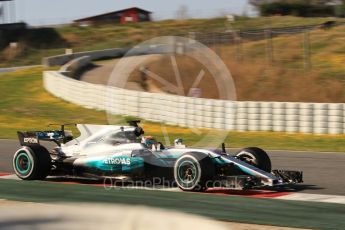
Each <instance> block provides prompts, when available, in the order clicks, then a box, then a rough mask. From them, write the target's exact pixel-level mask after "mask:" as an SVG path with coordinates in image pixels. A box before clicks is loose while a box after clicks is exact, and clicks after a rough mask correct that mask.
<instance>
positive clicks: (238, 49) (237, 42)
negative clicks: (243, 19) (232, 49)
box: [233, 31, 242, 62]
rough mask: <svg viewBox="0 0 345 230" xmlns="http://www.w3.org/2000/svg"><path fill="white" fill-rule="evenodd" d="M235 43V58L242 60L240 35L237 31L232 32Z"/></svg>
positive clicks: (238, 60)
mask: <svg viewBox="0 0 345 230" xmlns="http://www.w3.org/2000/svg"><path fill="white" fill-rule="evenodd" d="M233 36H234V40H235V45H236V60H237V62H241V61H242V37H241V35H240V32H239V31H234V32H233Z"/></svg>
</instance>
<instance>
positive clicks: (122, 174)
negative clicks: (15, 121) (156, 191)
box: [13, 121, 303, 191]
mask: <svg viewBox="0 0 345 230" xmlns="http://www.w3.org/2000/svg"><path fill="white" fill-rule="evenodd" d="M139 122H140V121H130V122H129V125H128V126H113V125H86V124H78V125H77V128H78V129H79V131H80V133H81V135H80V136H79V137H78V138H76V139H73V137H72V134H71V132H70V131H65V125H62V126H61V129H60V130H50V131H27V132H18V137H19V141H20V144H21V145H22V148H20V149H19V150H18V151H17V152H16V153H15V154H14V158H13V168H14V171H15V173H16V175H17V176H18V177H19V178H21V179H23V180H43V179H45V178H46V177H47V176H67V177H76V178H92V179H105V178H112V179H115V180H120V181H126V180H132V181H143V180H152V179H153V178H163V179H164V180H165V181H173V182H174V183H175V184H176V185H177V186H178V187H179V188H181V189H182V190H184V191H204V190H206V189H207V188H210V187H225V188H233V189H252V188H259V187H277V186H283V185H287V184H295V183H301V182H303V181H302V172H300V171H283V170H273V171H272V170H271V161H270V158H269V156H268V155H267V153H266V152H265V151H264V150H262V149H260V148H257V147H250V148H245V149H242V150H241V151H239V152H238V153H237V154H236V155H234V156H231V155H230V154H228V153H227V152H226V149H225V146H224V144H223V145H222V150H207V149H202V148H200V149H199V148H187V147H186V146H184V145H183V144H182V140H181V139H177V140H175V146H173V147H165V146H163V144H161V143H160V142H157V141H155V140H154V139H153V138H145V137H143V134H144V130H143V129H142V128H141V127H140V126H139V125H138V123H139ZM41 141H50V142H54V143H55V144H56V145H57V146H56V147H54V148H52V149H51V150H49V151H48V150H47V148H46V147H44V146H43V145H42V144H41V143H40V142H41Z"/></svg>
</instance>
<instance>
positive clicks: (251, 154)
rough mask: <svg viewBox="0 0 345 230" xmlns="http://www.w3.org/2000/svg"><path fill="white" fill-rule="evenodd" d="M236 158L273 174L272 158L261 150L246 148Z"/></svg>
mask: <svg viewBox="0 0 345 230" xmlns="http://www.w3.org/2000/svg"><path fill="white" fill-rule="evenodd" d="M236 157H237V158H238V159H240V160H242V161H244V162H246V163H248V164H251V165H253V166H255V167H257V168H259V169H261V170H264V171H266V172H271V170H272V168H271V167H272V166H271V160H270V157H269V156H268V154H267V153H266V152H265V151H264V150H262V149H260V148H257V147H248V148H244V149H242V150H241V151H239V152H238V153H237V154H236Z"/></svg>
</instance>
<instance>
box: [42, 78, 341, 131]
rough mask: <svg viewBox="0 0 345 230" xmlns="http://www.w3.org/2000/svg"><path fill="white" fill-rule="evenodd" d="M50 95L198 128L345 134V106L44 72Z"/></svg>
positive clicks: (167, 122) (89, 106) (115, 112)
mask: <svg viewBox="0 0 345 230" xmlns="http://www.w3.org/2000/svg"><path fill="white" fill-rule="evenodd" d="M43 79H44V87H45V89H46V90H47V91H48V92H50V93H51V94H53V95H55V96H57V97H59V98H62V99H63V100H66V101H68V102H71V103H74V104H77V105H80V106H83V107H85V108H89V109H96V110H107V111H108V112H110V113H113V114H118V115H126V116H136V117H140V118H143V119H145V120H150V121H155V122H164V123H166V124H169V125H178V126H182V127H193V128H214V129H222V130H233V131H276V132H289V133H312V134H345V104H344V103H296V102H254V101H225V100H214V99H202V98H191V97H183V96H175V95H168V94H156V93H148V92H138V91H132V90H126V89H121V88H116V87H110V86H104V85H95V84H91V83H87V82H82V81H78V80H75V79H71V78H69V77H66V76H64V75H63V74H62V73H61V72H58V71H45V72H44V73H43Z"/></svg>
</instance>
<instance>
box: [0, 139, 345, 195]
mask: <svg viewBox="0 0 345 230" xmlns="http://www.w3.org/2000/svg"><path fill="white" fill-rule="evenodd" d="M19 147H20V146H19V143H18V141H17V140H0V172H8V173H13V169H12V157H13V154H14V152H15V151H16V150H17V149H18V148H19ZM232 152H235V150H232ZM268 153H269V155H270V157H271V161H272V165H273V168H274V169H286V170H288V169H289V170H302V171H303V173H304V175H303V176H304V183H303V184H301V185H298V186H297V187H296V188H295V189H297V191H298V192H302V193H313V194H328V195H345V167H344V166H345V153H328V152H323V153H318V152H293V151H268Z"/></svg>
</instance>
